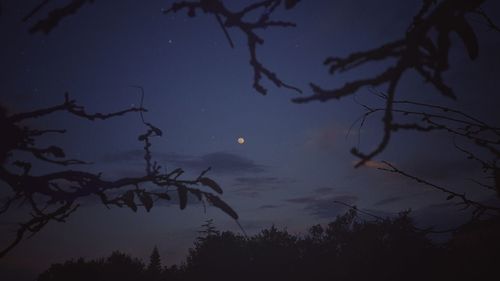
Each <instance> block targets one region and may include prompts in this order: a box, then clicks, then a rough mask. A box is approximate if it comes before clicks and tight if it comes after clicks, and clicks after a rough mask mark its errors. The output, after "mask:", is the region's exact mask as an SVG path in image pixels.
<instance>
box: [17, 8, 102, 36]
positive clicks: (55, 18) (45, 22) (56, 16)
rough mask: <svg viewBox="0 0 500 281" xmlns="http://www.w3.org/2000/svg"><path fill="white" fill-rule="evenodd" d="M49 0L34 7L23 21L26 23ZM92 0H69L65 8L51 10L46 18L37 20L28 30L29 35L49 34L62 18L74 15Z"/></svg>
mask: <svg viewBox="0 0 500 281" xmlns="http://www.w3.org/2000/svg"><path fill="white" fill-rule="evenodd" d="M68 1H69V0H68ZM48 2H49V0H44V1H42V2H41V3H40V4H39V5H38V6H36V7H35V8H34V9H33V10H32V11H31V12H30V13H29V14H27V15H26V16H25V17H24V18H23V21H24V22H25V21H28V20H29V19H30V18H32V17H33V16H34V15H35V14H36V13H38V12H39V11H40V10H41V9H42V8H43V7H44V6H45V5H47V4H48ZM93 2H94V0H71V1H70V2H69V3H67V4H66V5H65V6H63V7H61V8H57V9H53V10H52V11H50V12H49V13H48V15H47V17H46V18H44V19H42V20H39V21H38V22H37V23H36V24H34V25H33V26H32V27H31V28H30V33H37V32H42V33H45V34H47V33H49V32H51V31H52V29H54V27H56V26H57V25H58V24H59V22H61V21H62V20H63V19H64V18H66V17H68V16H70V15H72V14H75V13H76V12H77V11H78V10H79V9H80V8H81V7H83V5H85V4H87V3H93Z"/></svg>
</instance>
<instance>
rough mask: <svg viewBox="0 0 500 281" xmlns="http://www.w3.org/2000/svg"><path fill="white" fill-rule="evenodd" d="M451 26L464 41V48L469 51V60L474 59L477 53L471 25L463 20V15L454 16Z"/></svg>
mask: <svg viewBox="0 0 500 281" xmlns="http://www.w3.org/2000/svg"><path fill="white" fill-rule="evenodd" d="M453 27H454V30H455V32H456V33H457V34H458V35H459V36H460V38H461V39H462V41H463V42H464V45H465V48H467V52H468V53H469V57H470V59H471V60H474V59H476V58H477V56H478V54H479V46H478V43H477V37H476V34H475V33H474V30H473V29H472V27H471V26H470V25H469V23H468V22H467V21H466V20H465V17H464V16H460V17H455V20H454V21H453Z"/></svg>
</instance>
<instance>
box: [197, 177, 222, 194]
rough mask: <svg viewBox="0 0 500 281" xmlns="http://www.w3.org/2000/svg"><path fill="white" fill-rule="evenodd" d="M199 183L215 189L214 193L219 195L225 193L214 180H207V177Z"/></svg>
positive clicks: (202, 178)
mask: <svg viewBox="0 0 500 281" xmlns="http://www.w3.org/2000/svg"><path fill="white" fill-rule="evenodd" d="M199 181H200V183H201V184H203V185H205V186H208V187H210V188H211V189H213V190H214V191H216V192H217V193H219V194H222V192H223V191H222V188H221V187H220V186H219V184H217V183H216V182H215V181H214V180H212V179H210V178H206V177H201V178H200V180H199Z"/></svg>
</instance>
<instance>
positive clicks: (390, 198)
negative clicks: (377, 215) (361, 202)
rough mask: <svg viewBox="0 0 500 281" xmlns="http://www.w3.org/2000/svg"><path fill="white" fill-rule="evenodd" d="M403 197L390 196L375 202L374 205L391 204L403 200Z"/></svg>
mask: <svg viewBox="0 0 500 281" xmlns="http://www.w3.org/2000/svg"><path fill="white" fill-rule="evenodd" d="M402 199H403V198H402V197H400V196H394V197H389V198H386V199H382V200H380V201H378V202H376V203H375V204H373V206H384V205H388V204H391V203H394V202H398V201H401V200H402Z"/></svg>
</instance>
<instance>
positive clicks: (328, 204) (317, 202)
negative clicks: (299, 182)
mask: <svg viewBox="0 0 500 281" xmlns="http://www.w3.org/2000/svg"><path fill="white" fill-rule="evenodd" d="M286 201H287V202H289V203H294V204H304V205H305V206H304V210H306V211H307V212H308V213H309V214H310V215H312V216H315V217H317V218H326V219H333V218H335V217H336V216H337V215H339V214H341V213H343V212H345V211H346V210H347V209H348V207H346V206H344V205H341V204H338V203H336V202H338V201H340V202H343V203H346V204H354V203H355V202H356V201H358V197H357V196H353V195H340V196H335V197H327V198H325V197H315V196H305V197H297V198H291V199H287V200H286Z"/></svg>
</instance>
